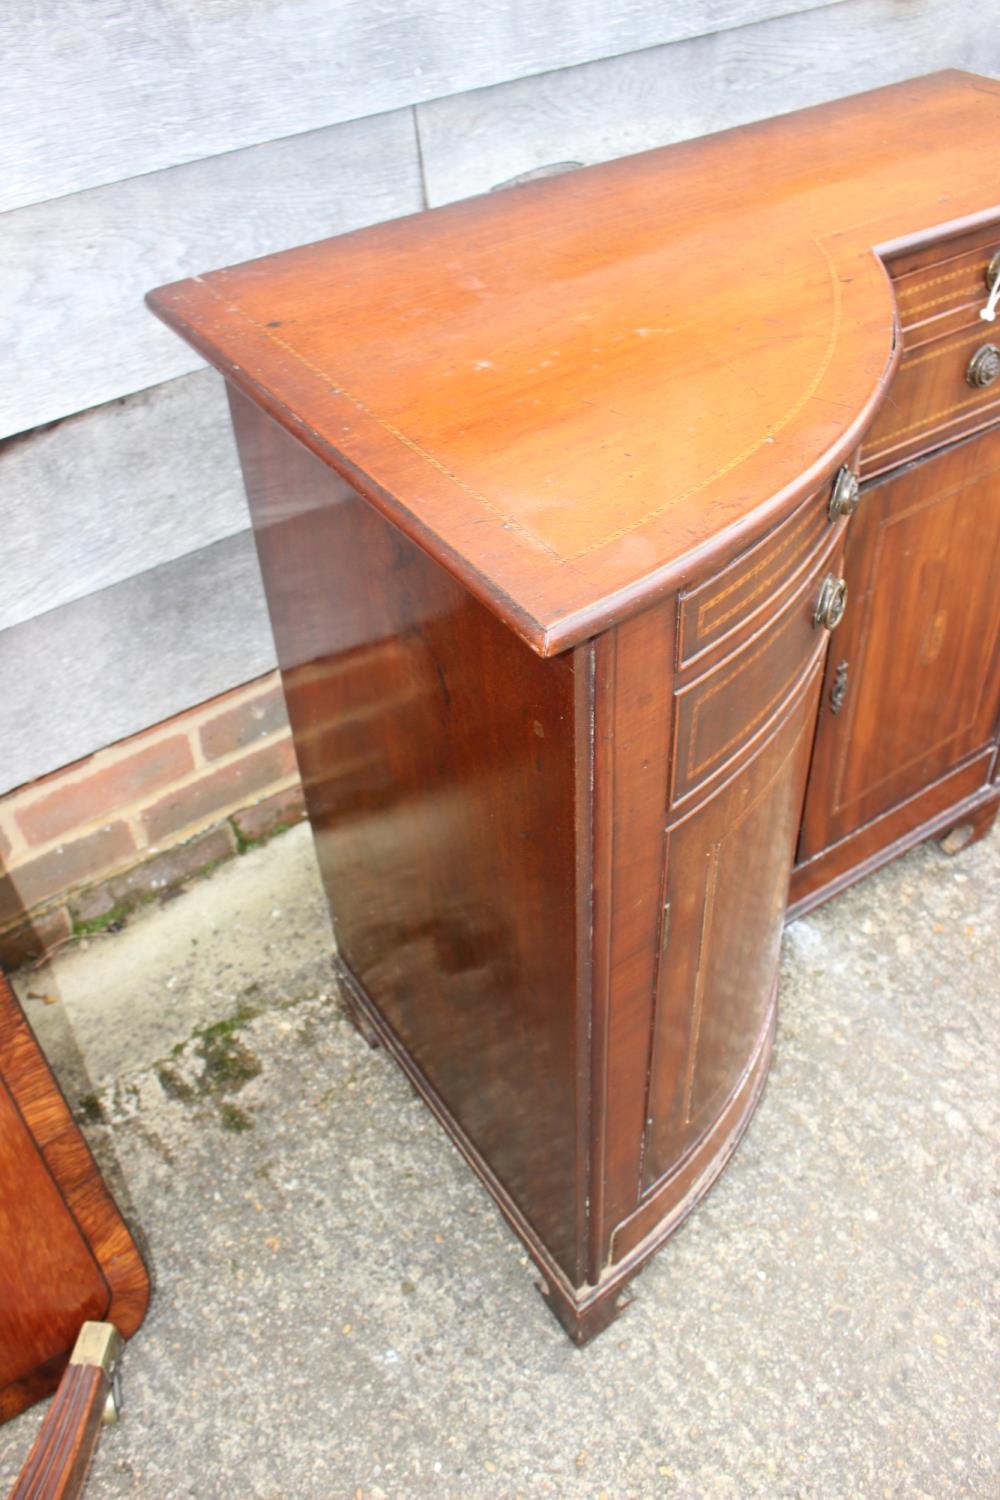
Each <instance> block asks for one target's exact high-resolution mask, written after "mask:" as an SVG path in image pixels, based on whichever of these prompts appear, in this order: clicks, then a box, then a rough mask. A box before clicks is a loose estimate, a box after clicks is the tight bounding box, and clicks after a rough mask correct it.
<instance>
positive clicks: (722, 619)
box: [150, 72, 1000, 1343]
mask: <svg viewBox="0 0 1000 1500" xmlns="http://www.w3.org/2000/svg"><path fill="white" fill-rule="evenodd" d="M998 136H1000V84H998V83H996V82H993V81H991V80H989V79H986V78H980V77H975V76H973V75H970V74H965V73H958V72H947V73H939V74H935V75H932V76H930V77H927V78H921V79H917V80H915V81H913V82H911V83H905V84H900V85H897V86H895V87H892V88H886V89H881V90H878V91H876V92H874V93H869V94H864V95H861V96H859V97H856V98H852V99H847V100H844V101H841V102H839V103H835V104H829V105H823V106H821V107H819V108H816V109H809V110H805V111H802V112H799V113H796V114H790V115H786V116H784V117H783V118H780V119H776V120H771V121H768V122H766V123H764V124H759V125H754V126H750V127H747V128H743V129H739V130H733V131H728V132H725V133H723V134H720V135H715V136H710V137H707V138H704V139H701V140H696V141H692V142H689V143H687V144H683V145H677V146H671V147H668V148H666V149H664V150H660V151H651V152H647V153H644V154H643V155H640V156H633V157H629V158H626V159H624V160H620V161H614V162H611V163H609V164H607V165H603V166H596V167H591V168H586V169H583V170H580V171H575V172H571V173H567V174H566V175H563V176H557V177H549V178H546V179H545V180H542V181H536V182H534V183H530V184H527V185H524V186H519V187H512V188H509V189H508V190H506V191H503V192H498V193H493V194H490V195H487V196H485V197H482V198H478V199H475V200H473V201H467V202H462V203H458V204H454V205H452V206H450V207H446V208H442V209H437V210H433V211H431V212H426V213H421V214H417V215H415V216H413V217H410V218H406V219H400V220H397V221H396V222H393V223H387V224H381V225H378V226H377V227H375V228H370V229H365V230H361V231H360V232H358V233H354V234H348V235H344V236H342V237H338V238H336V239H331V240H327V241H325V242H323V243H320V244H314V245H308V246H305V247H304V248H301V249H294V250H289V251H286V252H284V253H282V254H278V255H272V256H269V257H267V258H266V259H263V260H258V261H253V262H250V263H248V264H246V265H242V266H237V267H235V268H232V269H228V270H222V271H217V272H214V273H213V274H210V275H205V276H199V277H196V278H194V279H192V280H188V281H183V282H180V283H178V284H176V285H173V286H169V287H164V288H161V289H160V290H159V291H157V292H155V293H153V294H151V297H150V302H151V304H152V307H153V309H154V310H155V311H156V313H158V314H159V316H160V317H161V318H162V319H164V321H165V322H167V323H168V324H170V325H171V326H172V327H173V328H175V329H176V330H177V331H178V332H179V333H180V334H182V335H183V336H184V337H185V338H186V339H188V340H189V341H190V342H191V343H192V344H193V345H194V346H195V348H196V349H198V350H200V351H201V353H202V354H203V355H204V356H205V357H206V358H207V359H208V360H209V361H211V362H212V363H213V364H214V365H216V366H217V367H218V369H220V370H221V371H222V373H223V374H224V375H225V377H226V380H227V381H228V384H229V391H230V396H231V404H232V412H233V420H234V423H235V428H236V435H237V439H238V442H239V450H240V456H241V460H242V464H243V470H244V474H245V477H246V486H247V491H248V493H249V498H250V506H251V511H252V515H253V525H254V532H255V535H256V541H257V547H258V551H259V556H260V564H261V568H262V571H263V576H264V584H265V588H266V591H267V598H268V604H269V609H270V615H271V620H272V623H273V627H274V635H275V640H276V642H277V649H278V656H279V661H280V665H281V671H282V676H283V680H284V688H285V694H286V698H287V703H288V713H289V717H290V719H291V723H292V728H293V731H294V736H295V746H296V751H297V754H298V760H299V766H300V768H301V772H302V778H303V782H304V785H305V792H306V799H307V803H308V808H309V816H310V820H311V823H312V828H313V831H314V834H315V839H316V845H317V849H318V852H319V859H320V864H321V867H322V871H323V876H324V880H325V882H326V886H327V891H328V895H329V902H330V908H331V911H332V914H333V922H334V928H335V932H336V943H337V956H336V965H337V970H338V973H339V975H340V979H341V981H342V985H343V989H344V991H345V993H346V995H347V996H348V1003H349V1006H350V1007H351V1009H352V1010H353V1012H354V1013H355V1018H356V1019H357V1021H358V1024H359V1025H360V1026H361V1027H362V1029H364V1030H365V1031H366V1032H367V1033H369V1034H370V1036H371V1037H373V1038H376V1039H378V1040H379V1041H380V1042H382V1043H383V1044H384V1046H385V1047H386V1048H387V1049H388V1050H389V1052H390V1053H391V1054H392V1055H393V1056H394V1057H395V1058H396V1059H397V1060H398V1062H399V1063H400V1064H401V1066H402V1067H403V1069H404V1070H405V1072H406V1073H407V1075H408V1076H409V1078H410V1080H411V1081H412V1083H413V1084H414V1086H415V1087H416V1089H417V1090H418V1091H419V1093H420V1094H421V1095H422V1096H423V1098H424V1099H425V1100H426V1102H427V1104H428V1105H429V1106H430V1108H431V1109H432V1110H433V1112H434V1113H435V1115H436V1116H437V1117H438V1119H439V1120H440V1121H441V1122H442V1124H443V1125H444V1126H445V1128H446V1129H447V1130H448V1132H449V1133H450V1135H451V1136H452V1138H453V1139H454V1140H455V1142H456V1143H457V1145H458V1146H459V1148H460V1150H461V1151H462V1152H463V1153H464V1155H465V1157H466V1158H467V1159H468V1161H469V1163H470V1164H471V1165H472V1167H473V1168H474V1169H475V1171H476V1172H478V1174H479V1176H480V1177H481V1178H482V1180H483V1182H484V1183H485V1184H486V1186H487V1188H488V1189H489V1191H490V1193H491V1194H492V1195H493V1197H494V1198H495V1199H496V1201H497V1203H498V1204H499V1206H500V1208H501V1210H502V1212H503V1213H504V1214H505V1215H506V1217H507V1219H508V1220H509V1222H510V1223H511V1225H512V1226H513V1228H514V1229H515V1230H516V1232H517V1233H518V1234H519V1235H520V1236H521V1238H522V1239H523V1241H524V1243H525V1245H526V1246H527V1247H528V1249H529V1251H530V1252H531V1254H532V1256H533V1257H534V1259H535V1261H536V1262H537V1264H538V1265H539V1267H540V1268H541V1271H542V1274H543V1277H544V1287H545V1289H546V1292H547V1295H548V1298H549V1300H550V1303H551V1305H552V1307H553V1309H554V1311H555V1312H556V1314H557V1315H558V1317H559V1318H560V1319H561V1321H562V1323H563V1324H564V1326H565V1327H566V1329H567V1330H568V1332H569V1333H570V1335H571V1336H572V1337H573V1338H574V1339H575V1340H577V1341H578V1342H580V1343H583V1342H585V1341H586V1340H587V1339H588V1338H590V1337H591V1336H592V1335H594V1334H595V1333H597V1332H599V1331H600V1329H601V1328H603V1327H604V1326H605V1325H606V1324H607V1323H608V1322H609V1321H610V1320H611V1318H612V1317H613V1316H614V1314H615V1312H616V1310H617V1308H618V1306H619V1305H620V1302H621V1293H622V1290H623V1287H624V1285H625V1283H626V1282H627V1281H628V1279H629V1278H630V1277H631V1276H632V1275H633V1274H634V1272H635V1271H636V1270H637V1268H638V1267H639V1266H640V1265H641V1264H642V1263H643V1261H645V1260H646V1259H647V1257H649V1256H650V1255H651V1254H652V1253H653V1252H654V1251H655V1250H656V1249H657V1247H658V1246H659V1245H661V1244H662V1243H663V1241H664V1240H665V1239H666V1238H667V1236H668V1235H669V1234H670V1233H671V1231H672V1230H673V1229H674V1228H675V1227H676V1226H677V1225H678V1224H679V1223H680V1222H681V1220H682V1219H683V1218H684V1216H685V1215H686V1214H687V1213H689V1212H690V1210H691V1209H692V1208H693V1206H694V1205H695V1204H696V1203H697V1201H698V1199H699V1198H700V1197H701V1196H702V1194H703V1193H704V1192H705V1191H706V1189H707V1188H708V1187H709V1186H710V1184H711V1183H712V1181H713V1180H714V1178H715V1177H716V1176H717V1175H718V1173H719V1172H720V1171H721V1169H722V1168H723V1166H724V1165H725V1163H726V1161H727V1160H728V1158H729V1156H730V1155H731V1153H732V1151H733V1148H734V1146H735V1145H736V1143H737V1141H738V1140H739V1138H740V1136H741V1134H742V1132H743V1131H744V1130H745V1129H746V1126H747V1123H748V1121H749V1119H750V1116H751V1114H752V1112H753V1109H754V1105H755V1104H756V1102H757V1100H758V1098H759V1096H760V1093H761V1089H762V1086H763V1083H764V1079H765V1075H766V1073H767V1067H768V1060H769V1057H770V1053H771V1048H772V1043H773V1038H774V1030H775V990H776V976H777V970H778V949H779V942H780V938H781V931H782V925H783V923H784V922H785V920H786V918H787V917H788V915H789V913H792V914H797V913H800V912H802V911H805V910H806V909H808V908H809V907H810V906H812V905H814V904H815V903H816V902H818V901H821V900H823V899H824V898H825V897H827V896H829V895H831V894H832V893H834V892H835V891H838V890H840V889H841V888H842V887H844V886H845V885H847V884H848V883H849V882H850V881H852V880H855V879H856V878H857V877H858V876H860V875H862V874H864V873H865V872H866V871H868V870H871V869H873V868H874V867H875V866H877V865H879V864H880V863H882V862H883V861H885V860H887V859H890V858H891V857H892V856H893V855H895V854H897V853H899V852H900V851H901V850H903V849H906V848H907V847H909V846H910V845H912V844H914V843H916V842H917V841H918V840H920V839H924V838H927V837H929V836H931V835H939V836H940V835H947V836H948V838H949V846H950V847H956V846H958V845H959V844H961V843H962V842H963V841H964V842H967V841H969V840H970V839H972V838H974V837H976V836H978V835H981V834H982V833H983V832H985V830H986V829H987V827H988V826H989V823H990V821H991V820H992V818H993V816H994V814H995V812H996V809H997V802H998V798H1000V784H998V780H997V724H998V717H1000V670H998V630H997V623H998V600H1000V379H998V376H1000V347H998V345H1000V321H994V320H993V315H994V313H995V312H996V308H997V302H998V299H1000V203H998V188H1000V179H998V175H997V171H996V159H995V155H994V153H993V152H992V150H990V149H988V148H989V143H990V142H992V141H995V140H996V139H997V138H998ZM789 881H790V882H791V884H790V885H789ZM358 1233H359V1235H361V1234H363V1230H362V1229H360V1228H359V1231H358Z"/></svg>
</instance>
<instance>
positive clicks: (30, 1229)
mask: <svg viewBox="0 0 1000 1500" xmlns="http://www.w3.org/2000/svg"><path fill="white" fill-rule="evenodd" d="M148 1299H149V1277H148V1275H147V1273H146V1268H145V1266H144V1265H143V1263H142V1260H141V1258H140V1255H139V1252H138V1250H137V1248H136V1245H135V1242H134V1240H133V1239H132V1236H131V1235H130V1233H129V1231H128V1229H127V1228H126V1226H125V1223H124V1221H123V1220H122V1218H121V1215H120V1214H119V1212H118V1210H117V1208H116V1207H115V1204H114V1202H113V1200H112V1198H111V1195H110V1194H109V1192H108V1190H107V1188H106V1187H105V1185H104V1182H103V1180H102V1178H101V1175H100V1173H99V1172H98V1170H97V1166H96V1164H95V1162H94V1159H93V1157H92V1156H91V1154H90V1150H89V1148H88V1147H87V1144H86V1142H85V1141H84V1139H83V1136H82V1135H81V1133H80V1129H79V1127H78V1126H77V1124H76V1122H75V1121H74V1119H73V1117H72V1115H71V1114H70V1112H69V1109H68V1107H67V1105H66V1102H65V1100H64V1099H63V1096H62V1094H61V1093H60V1091H59V1087H58V1085H57V1084H56V1081H55V1079H54V1078H53V1076H52V1073H51V1070H50V1069H49V1066H48V1064H47V1063H46V1061H45V1058H44V1056H43V1055H42V1052H41V1049H40V1047H39V1046H38V1043H37V1042H36V1040H35V1038H34V1035H33V1034H32V1032H31V1029H30V1027H29V1026H28V1023H27V1021H26V1020H25V1018H24V1014H23V1012H22V1010H21V1007H20V1006H19V1005H18V1003H17V1000H16V999H15V998H14V995H13V993H12V992H11V989H10V986H9V985H8V983H7V981H6V979H5V978H4V977H3V976H2V975H0V1421H5V1420H7V1419H8V1418H9V1417H12V1416H14V1415H15V1413H16V1412H18V1411H21V1410H22V1409H23V1408H24V1407H25V1406H27V1405H29V1404H30V1403H31V1402H32V1401H36V1400H38V1399H39V1398H40V1397H41V1396H43V1395H46V1394H47V1393H48V1392H49V1391H50V1390H52V1389H54V1387H55V1386H56V1384H57V1383H58V1381H59V1378H60V1376H61V1374H62V1370H63V1367H64V1365H65V1363H66V1361H67V1359H68V1358H69V1355H70V1353H71V1352H72V1349H73V1346H74V1344H75V1343H76V1338H77V1334H78V1333H79V1331H80V1325H81V1323H84V1322H86V1321H87V1320H88V1319H95V1320H104V1319H107V1320H108V1321H110V1322H113V1323H114V1324H115V1326H116V1327H117V1328H118V1330H119V1332H120V1333H121V1334H122V1336H123V1337H125V1338H129V1337H131V1335H132V1334H133V1333H134V1332H135V1330H136V1329H137V1328H138V1326H139V1324H140V1323H141V1322H142V1319H143V1316H144V1314H145V1311H146V1304H147V1302H148Z"/></svg>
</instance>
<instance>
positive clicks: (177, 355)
mask: <svg viewBox="0 0 1000 1500" xmlns="http://www.w3.org/2000/svg"><path fill="white" fill-rule="evenodd" d="M421 203H422V188H421V182H420V168H419V162H418V158H417V149H416V140H415V136H414V130H413V118H412V112H411V111H409V110H404V111H400V112H398V113H396V114H391V115H378V116H375V117H374V118H371V119H366V120H358V121H355V122H353V123H350V124H346V125H335V126H332V127H331V128H330V129H328V130H321V131H316V132H314V133H313V134H311V135H305V136H297V137H295V138H294V139H292V140H287V141H274V142H272V143H271V144H269V145H266V146H255V147H253V148H252V149H250V150H247V151H235V152H232V153H231V154H230V155H228V156H219V157H213V158H211V159H209V160H207V161H201V162H194V163H192V164H191V165H189V166H183V167H174V168H172V169H171V170H170V171H165V172H154V173H152V174H150V175H149V176H147V177H134V178H132V179H131V180H129V181H127V182H119V183H115V184H114V185H112V186H111V187H104V188H96V189H94V190H93V191H92V192H87V193H77V194H74V195H73V196H72V197H69V198H58V199H55V200H54V201H52V202H51V203H41V204H37V205H35V206H34V207H32V208H21V209H17V210H16V211H15V212H13V213H8V214H4V215H2V216H0V264H2V265H3V267H4V285H5V291H6V293H7V296H8V298H9V310H8V313H7V318H6V326H5V332H4V344H5V347H4V358H5V364H6V367H7V369H8V370H13V371H16V372H17V378H16V380H6V381H4V382H3V383H2V384H0V436H6V435H7V434H8V433H12V432H22V431H24V430H25V429H26V428H29V427H35V426H37V425H38V424H40V423H42V422H49V421H52V420H53V419H55V418H57V417H63V416H67V415H68V414H69V413H71V412H75V411H82V410H84V409H85V408H87V407H91V406H97V405H99V404H101V403H102V402H105V401H110V400H112V399H113V398H114V397H116V396H123V395H128V394H130V393H131V392H133V391H139V390H143V389H145V388H146V387H147V386H151V385H156V384H158V383H159V382H160V381H163V380H169V379H172V378H173V377H175V376H177V375H182V374H185V373H186V372H187V371H189V370H193V369H197V368H198V367H199V366H200V365H201V360H200V359H199V358H198V356H197V355H195V354H194V352H193V351H192V350H190V349H189V348H188V347H187V345H186V344H184V343H182V342H181V340H180V339H179V338H177V336H176V335H175V334H172V333H170V332H168V330H167V329H166V328H164V327H162V325H161V324H160V323H158V322H157V320H156V319H155V318H154V317H153V316H152V314H151V313H149V312H148V311H147V309H146V308H145V306H144V305H143V300H142V299H143V294H144V293H145V292H146V291H148V290H149V288H150V287H153V286H156V285H157V284H159V283H161V282H164V281H171V280H173V279H175V278H178V277H181V276H186V275H194V274H197V273H198V272H200V271H206V270H210V269H212V268H213V267H217V266H221V265H226V264H229V263H232V262H234V261H238V260H246V259H249V258H252V257H254V256H257V255H264V254H268V253H269V252H271V251H274V250H279V249H284V248H286V247H287V246H290V245H297V244H302V243H304V242H306V241H308V240H313V239H320V238H322V237H323V236H325V235H330V234H338V233H340V232H342V231H344V230H348V229H355V228H358V227H359V226H361V225H362V224H370V223H373V222H375V221H376V220H381V219H389V218H394V217H395V216H397V215H399V214H404V213H409V212H413V211H414V210H416V209H418V208H419V207H420V206H421Z"/></svg>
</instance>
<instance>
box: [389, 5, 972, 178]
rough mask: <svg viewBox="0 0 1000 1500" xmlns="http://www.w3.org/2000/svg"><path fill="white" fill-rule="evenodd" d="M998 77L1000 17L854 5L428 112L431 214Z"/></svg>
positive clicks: (450, 102) (465, 98) (421, 118)
mask: <svg viewBox="0 0 1000 1500" xmlns="http://www.w3.org/2000/svg"><path fill="white" fill-rule="evenodd" d="M944 67H964V68H969V69H971V70H973V71H976V72H981V73H992V74H996V73H997V72H1000V27H998V26H997V16H996V9H995V7H994V6H992V5H988V4H987V5H955V4H954V0H908V3H907V4H905V5H900V4H898V0H846V3H844V4H841V5H836V6H832V7H831V8H830V9H828V10H825V11H823V13H822V14H821V15H812V14H799V15H788V16H784V17H781V18H780V19H775V20H769V21H762V22H760V23H759V24H757V25H754V26H747V27H743V28H742V29H740V30H738V31H725V32H716V33H713V34H711V35H707V36H701V37H698V38H696V39H693V40H690V41H683V42H676V43H674V44H673V45H671V46H666V47H658V48H654V49H652V50H649V51H645V52H638V53H633V54H631V55H629V56H626V57H617V58H610V59H607V60H605V61H602V62H594V63H589V64H587V65H585V66H583V67H579V68H571V69H566V70H564V71H562V72H559V73H548V74H546V75H545V76H544V77H541V78H529V79H524V80H522V81H520V82H517V83H508V84H504V85H502V86H501V87H499V88H493V89H484V90H481V91H479V92H476V93H472V94H464V95H460V96H458V97H456V98H451V99H440V100H437V101H436V102H434V103H431V104H425V105H421V106H420V107H419V108H418V110H417V121H418V126H419V131H420V141H421V151H422V158H423V164H424V178H425V185H426V189H427V196H428V200H429V202H430V203H431V204H441V203H450V202H452V201H454V200H455V199H458V198H465V197H468V196H469V195H470V194H472V193H481V192H485V191H488V190H489V189H490V188H492V187H494V186H496V185H498V184H500V183H505V182H507V181H509V180H510V179H511V178H512V177H516V176H519V175H520V174H522V173H524V172H527V171H531V170H532V169H534V168H537V167H540V166H543V165H545V164H548V163H554V162H564V161H578V162H583V163H585V164H589V163H591V162H596V161H607V160H609V159H610V158H612V157H616V156H625V155H627V154H628V153H630V152H634V151H644V150H647V149H649V148H651V147H655V146H663V145H667V144H669V143H670V142H672V141H679V140H688V139H690V138H692V137H694V136H698V135H703V134H706V133H707V132H708V131H714V130H722V129H726V128H728V127H729V126H733V125H743V124H746V123H748V122H750V121H752V120H759V119H764V118H766V117H767V116H769V115H773V114H782V113H785V112H787V111H789V110H793V109H799V108H801V107H802V106H803V105H808V104H819V103H823V102H825V101H826V100H829V99H836V98H840V97H842V96H843V95H846V94H854V93H858V92H860V91H862V90H864V89H869V88H876V87H878V86H879V85H880V84H883V83H894V82H897V81H898V80H900V79H904V78H909V77H912V76H914V75H916V74H919V73H927V72H931V71H933V70H934V69H936V68H944Z"/></svg>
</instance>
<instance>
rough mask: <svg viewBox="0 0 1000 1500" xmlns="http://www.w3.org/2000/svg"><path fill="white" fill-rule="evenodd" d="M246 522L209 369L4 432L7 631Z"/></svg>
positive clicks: (0, 510) (2, 603)
mask: <svg viewBox="0 0 1000 1500" xmlns="http://www.w3.org/2000/svg"><path fill="white" fill-rule="evenodd" d="M248 525H249V517H248V514H247V507H246V497H245V494H244V490H243V482H242V478H241V475H240V467H239V460H238V459H237V457H236V447H235V444H234V442H233V438H232V429H231V427H230V422H229V410H228V407H227V404H226V397H225V388H224V384H223V381H222V379H221V378H220V376H218V375H217V374H216V373H215V371H214V370H199V371H197V372H196V373H195V374H193V375H185V376H183V377H182V378H181V379H180V380H171V381H168V382H167V383H166V384H165V385H160V386H154V387H153V389H152V390H149V391H141V392H140V393H139V394H138V395H135V396H129V397H127V398H126V399H125V400H123V401H112V402H110V403H109V404H108V405H107V406H99V407H96V408H95V409H94V410H93V411H89V412H84V413H82V414H81V415H80V416H77V417H69V418H67V419H66V420H65V421H63V422H57V423H56V424H55V425H54V426H51V427H43V428H40V429H38V430H37V431H35V432H29V433H26V434H24V435H23V436H22V437H16V438H9V439H8V440H7V442H6V443H3V444H0V532H2V534H3V538H4V554H5V557H6V559H7V566H6V567H5V569H4V578H3V587H2V589H0V630H6V629H8V628H9V627H10V626H12V625H18V624H20V623H21V622H22V621H24V620H30V619H31V618H32V617H33V616H34V615H39V614H42V613H44V612H45V611H47V610H50V609H58V608H60V607H61V606H62V605H64V604H69V603H70V602H71V601H72V600H74V599H82V598H83V597H84V596H85V595H86V594H92V593H95V592H97V591H98V590H99V589H105V588H109V587H110V586H111V585H112V584H115V583H120V582H121V581H122V580H123V579H125V578H129V577H131V576H132V575H133V574H135V573H144V572H146V571H147V570H148V569H150V568H155V567H158V566H159V565H160V564H161V563H165V562H170V561H171V560H172V559H174V558H177V557H182V556H184V554H185V553H187V552H194V551H197V550H198V548H199V547H206V546H209V545H211V543H213V542H217V541H220V540H221V539H222V538H223V537H227V536H233V535H235V533H236V532H238V531H244V530H245V529H246V528H247V526H248Z"/></svg>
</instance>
